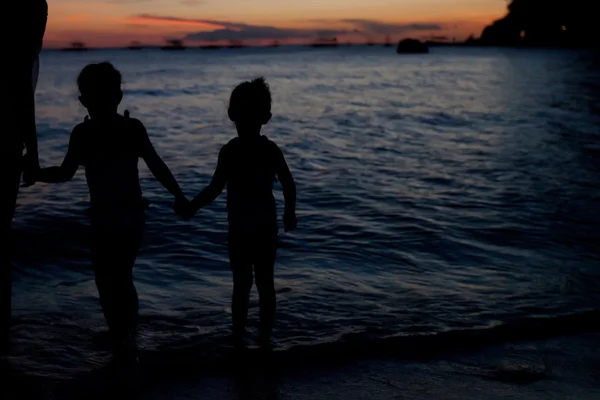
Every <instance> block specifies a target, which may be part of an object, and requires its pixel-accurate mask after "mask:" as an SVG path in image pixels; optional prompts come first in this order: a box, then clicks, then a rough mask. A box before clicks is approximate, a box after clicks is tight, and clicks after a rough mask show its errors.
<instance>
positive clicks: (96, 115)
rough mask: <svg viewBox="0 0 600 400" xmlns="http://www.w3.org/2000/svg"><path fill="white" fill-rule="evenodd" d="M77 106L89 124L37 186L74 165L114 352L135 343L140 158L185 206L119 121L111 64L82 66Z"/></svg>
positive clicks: (167, 175)
mask: <svg viewBox="0 0 600 400" xmlns="http://www.w3.org/2000/svg"><path fill="white" fill-rule="evenodd" d="M77 83H78V86H79V92H80V94H81V96H80V97H79V101H80V102H81V104H83V106H84V107H86V108H87V110H88V112H89V117H86V118H85V122H83V123H82V124H79V125H77V126H76V127H75V129H73V132H72V134H71V139H70V142H69V149H68V151H67V155H66V157H65V159H64V161H63V163H62V165H61V166H60V167H51V168H44V169H41V170H40V172H39V174H38V176H37V181H38V182H46V183H61V182H66V181H68V180H70V179H71V178H72V177H73V176H74V175H75V172H76V171H77V169H78V167H79V166H80V165H83V166H85V175H86V178H87V183H88V186H89V191H90V201H91V210H92V216H91V228H92V229H91V231H92V234H91V258H92V267H93V269H94V274H95V278H96V286H97V288H98V294H99V297H100V304H101V306H102V311H103V312H104V316H105V318H106V322H107V324H108V327H109V330H110V332H111V334H112V336H113V338H114V339H115V340H116V341H117V344H122V343H125V342H124V341H128V340H129V339H132V338H133V334H134V332H135V329H136V325H137V319H138V296H137V292H136V289H135V286H134V284H133V265H134V263H135V260H136V257H137V254H138V251H139V247H140V243H141V238H142V230H143V222H144V215H143V214H144V202H143V200H142V191H141V188H140V180H139V173H138V159H139V158H143V159H144V161H145V162H146V164H147V165H148V167H149V169H150V171H151V172H152V174H153V175H154V176H155V177H156V179H157V180H158V181H159V182H160V183H161V184H162V185H163V186H164V187H165V188H167V189H168V191H169V192H170V193H171V194H172V195H173V196H174V197H175V204H176V205H177V207H179V208H181V207H182V206H184V205H185V204H186V203H187V199H186V198H185V196H184V194H183V193H182V191H181V189H180V188H179V185H178V184H177V182H176V180H175V178H174V177H173V175H172V174H171V172H170V171H169V168H168V167H167V166H166V165H165V163H164V162H163V161H162V160H161V158H160V157H159V155H158V154H157V153H156V151H155V149H154V147H153V146H152V143H151V142H150V139H149V137H148V133H147V132H146V128H145V127H144V125H143V124H142V123H141V122H140V121H139V120H137V119H133V118H130V117H129V113H128V112H125V115H124V116H122V115H120V114H119V113H118V107H119V104H120V103H121V100H122V98H123V92H122V90H121V74H120V72H119V71H118V70H116V69H115V68H114V67H113V66H112V65H111V64H110V63H106V62H104V63H100V64H91V65H88V66H87V67H85V68H84V69H83V71H81V74H80V75H79V78H78V80H77Z"/></svg>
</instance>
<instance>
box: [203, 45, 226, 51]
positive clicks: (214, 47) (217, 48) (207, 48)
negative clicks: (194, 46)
mask: <svg viewBox="0 0 600 400" xmlns="http://www.w3.org/2000/svg"><path fill="white" fill-rule="evenodd" d="M200 48H201V49H202V50H219V49H222V48H223V46H219V45H218V44H205V45H202V46H200Z"/></svg>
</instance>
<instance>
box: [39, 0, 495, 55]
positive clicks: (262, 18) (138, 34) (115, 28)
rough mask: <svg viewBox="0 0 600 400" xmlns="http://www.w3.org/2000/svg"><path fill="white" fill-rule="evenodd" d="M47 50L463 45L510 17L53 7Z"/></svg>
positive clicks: (357, 5) (249, 2) (373, 6)
mask: <svg viewBox="0 0 600 400" xmlns="http://www.w3.org/2000/svg"><path fill="white" fill-rule="evenodd" d="M48 5H49V8H50V10H49V14H50V15H49V22H48V30H47V34H46V40H45V42H46V47H60V46H65V45H67V44H68V43H70V42H72V41H83V42H85V43H86V44H87V45H88V46H91V47H97V46H102V47H110V46H124V45H128V44H130V43H131V42H133V41H140V42H142V43H144V44H161V43H164V41H165V39H167V38H171V39H184V40H185V41H186V42H187V43H190V44H193V43H201V42H207V41H229V40H243V41H244V42H246V43H257V44H258V43H270V42H273V41H274V40H277V41H279V42H281V43H306V42H310V41H312V40H314V39H315V38H317V37H319V36H320V37H333V36H337V37H339V38H340V40H345V41H354V42H365V41H368V40H373V41H383V40H384V38H385V36H386V35H390V36H391V37H392V38H393V39H394V40H397V39H400V38H403V37H408V36H410V37H419V38H431V37H436V36H438V37H441V36H445V37H448V38H456V39H457V40H462V39H464V38H466V37H467V36H469V35H470V34H475V35H479V34H480V33H481V30H482V29H483V27H484V26H485V25H487V24H489V23H490V22H491V21H492V20H494V19H498V18H500V17H502V16H503V15H504V14H505V12H506V2H505V1H504V0H48Z"/></svg>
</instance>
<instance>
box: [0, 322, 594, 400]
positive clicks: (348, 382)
mask: <svg viewBox="0 0 600 400" xmlns="http://www.w3.org/2000/svg"><path fill="white" fill-rule="evenodd" d="M102 375H103V376H104V378H102V379H100V378H99V375H96V376H95V377H94V378H93V379H92V378H90V377H87V378H84V379H76V380H75V381H72V382H68V383H67V382H65V383H64V384H61V385H58V386H57V387H55V388H54V389H52V390H47V389H48V388H44V387H43V386H41V385H36V384H34V383H33V382H27V380H26V379H22V378H21V379H12V380H11V382H12V384H11V385H5V386H4V389H3V397H2V398H4V399H25V398H27V399H33V398H40V399H58V398H69V399H82V398H86V399H95V398H110V397H111V396H112V397H114V396H119V397H123V398H137V399H142V400H158V399H172V400H187V399H200V398H202V399H214V400H234V399H236V400H237V399H241V400H245V399H248V400H249V399H253V400H254V399H258V400H260V399H265V400H266V399H290V400H309V399H310V400H321V399H394V400H396V399H409V400H412V399H415V400H416V399H485V400H495V399H544V400H547V399H557V400H558V399H561V400H565V399H577V400H586V399H590V400H591V399H598V398H600V332H591V333H583V334H576V335H568V336H560V337H555V338H548V339H539V340H530V341H514V342H505V343H502V344H497V345H492V346H488V347H480V348H477V349H472V350H465V349H461V350H457V351H452V350H449V351H445V352H443V353H440V354H438V355H435V356H432V355H428V356H426V357H423V358H419V357H411V358H410V359H406V358H400V357H397V356H394V357H391V356H390V357H385V356H377V357H365V356H361V357H358V358H353V357H351V356H350V357H344V359H343V360H338V359H336V358H333V359H327V360H321V361H320V362H319V363H302V364H298V365H293V364H286V365H283V366H282V365H280V364H277V365H275V364H273V363H271V364H269V363H267V362H264V360H263V361H261V359H260V358H259V357H256V354H254V355H253V356H249V357H247V358H246V359H245V360H238V361H237V364H236V365H232V366H231V369H230V370H229V371H226V370H224V369H223V368H215V370H214V372H210V368H209V369H203V372H202V373H201V374H198V373H196V372H191V371H190V372H189V373H186V374H180V376H179V377H176V375H175V374H170V375H168V376H167V375H164V376H163V377H161V376H157V375H156V374H153V375H151V376H150V375H146V376H142V379H141V381H140V383H141V384H140V385H139V387H138V389H134V390H132V391H130V392H128V391H127V390H126V389H124V388H123V387H117V388H116V389H115V386H114V382H112V381H111V378H109V377H108V376H109V375H108V374H102ZM129 383H132V381H130V382H129Z"/></svg>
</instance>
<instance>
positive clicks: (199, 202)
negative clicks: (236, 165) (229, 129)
mask: <svg viewBox="0 0 600 400" xmlns="http://www.w3.org/2000/svg"><path fill="white" fill-rule="evenodd" d="M225 149H226V147H223V148H222V149H221V152H220V153H219V161H218V162H217V169H216V170H215V173H214V175H213V177H212V180H211V181H210V184H209V185H208V186H207V187H206V188H204V190H203V191H202V192H200V194H198V196H196V197H195V198H194V200H192V202H191V205H190V213H191V215H189V217H191V216H193V215H194V214H195V213H196V212H198V210H199V209H201V208H203V207H206V206H207V205H209V204H210V203H212V202H213V201H214V200H215V199H216V198H217V197H219V195H220V194H221V192H223V189H225V184H226V183H227V174H226V173H225V170H226V169H225V165H226V163H227V161H226V151H225Z"/></svg>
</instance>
